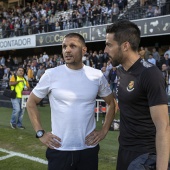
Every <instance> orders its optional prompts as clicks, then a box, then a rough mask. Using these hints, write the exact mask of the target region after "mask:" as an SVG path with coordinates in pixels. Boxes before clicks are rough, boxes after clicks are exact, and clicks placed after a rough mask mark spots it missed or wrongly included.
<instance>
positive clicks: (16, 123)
mask: <svg viewBox="0 0 170 170" xmlns="http://www.w3.org/2000/svg"><path fill="white" fill-rule="evenodd" d="M9 85H10V86H11V90H15V92H16V94H17V95H16V98H15V99H11V102H12V107H13V110H12V115H11V120H10V125H11V128H12V129H16V128H19V129H25V127H24V126H23V124H22V120H23V115H24V110H23V109H22V108H21V99H22V91H23V90H29V89H30V86H29V83H28V81H27V80H25V78H24V69H23V68H22V67H18V68H17V71H16V76H14V75H13V76H12V77H11V78H10V82H9Z"/></svg>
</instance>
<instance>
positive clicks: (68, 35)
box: [64, 32, 86, 45]
mask: <svg viewBox="0 0 170 170" xmlns="http://www.w3.org/2000/svg"><path fill="white" fill-rule="evenodd" d="M72 37H77V38H78V39H79V40H80V41H81V42H82V43H83V45H86V42H85V39H84V37H83V36H82V35H80V34H78V33H75V32H73V33H69V34H67V35H66V36H65V37H64V38H72Z"/></svg>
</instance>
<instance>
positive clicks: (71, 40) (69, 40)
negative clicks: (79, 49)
mask: <svg viewBox="0 0 170 170" xmlns="http://www.w3.org/2000/svg"><path fill="white" fill-rule="evenodd" d="M77 42H80V40H79V38H78V37H65V38H64V40H63V44H64V43H77Z"/></svg>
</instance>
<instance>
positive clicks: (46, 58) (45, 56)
mask: <svg viewBox="0 0 170 170" xmlns="http://www.w3.org/2000/svg"><path fill="white" fill-rule="evenodd" d="M42 58H43V62H44V63H45V62H46V61H48V59H49V56H48V55H47V53H46V52H44V54H43V56H42Z"/></svg>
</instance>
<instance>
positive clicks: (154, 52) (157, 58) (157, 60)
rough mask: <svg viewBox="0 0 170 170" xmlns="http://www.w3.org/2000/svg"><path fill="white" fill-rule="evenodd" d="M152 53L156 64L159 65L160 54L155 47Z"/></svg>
mask: <svg viewBox="0 0 170 170" xmlns="http://www.w3.org/2000/svg"><path fill="white" fill-rule="evenodd" d="M152 55H153V58H154V59H155V60H156V65H157V66H158V67H159V62H160V58H161V56H160V55H159V53H158V51H156V48H153V49H152Z"/></svg>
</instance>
